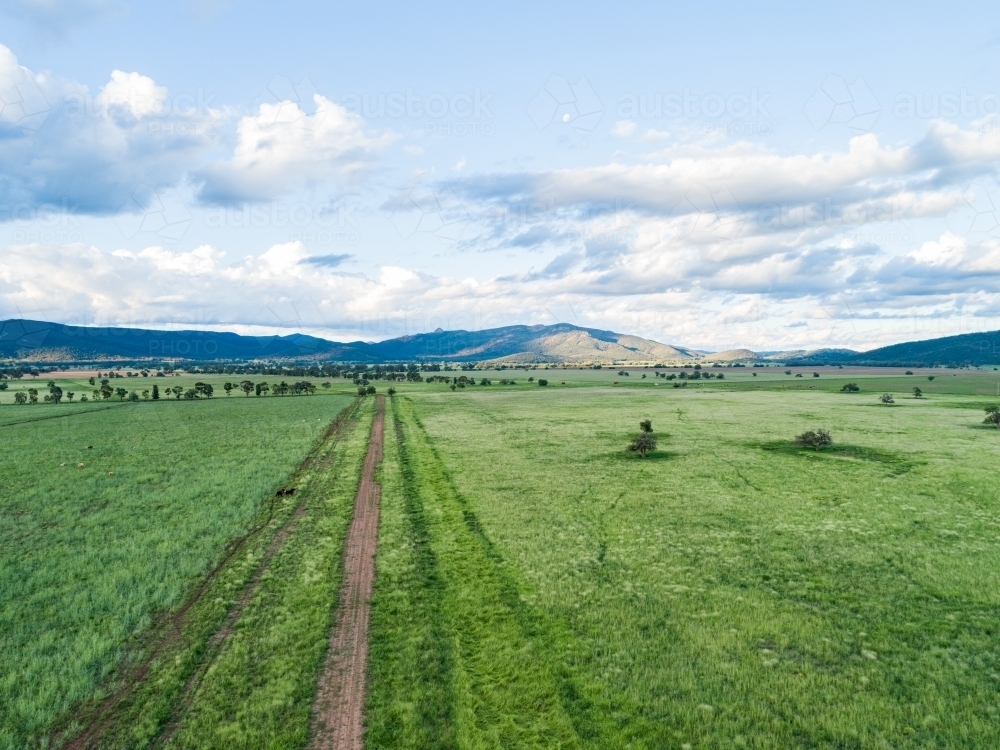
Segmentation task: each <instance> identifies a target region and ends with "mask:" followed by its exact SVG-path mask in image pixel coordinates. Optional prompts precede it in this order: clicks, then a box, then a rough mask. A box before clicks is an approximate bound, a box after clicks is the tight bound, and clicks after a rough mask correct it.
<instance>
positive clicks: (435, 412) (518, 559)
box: [0, 368, 1000, 750]
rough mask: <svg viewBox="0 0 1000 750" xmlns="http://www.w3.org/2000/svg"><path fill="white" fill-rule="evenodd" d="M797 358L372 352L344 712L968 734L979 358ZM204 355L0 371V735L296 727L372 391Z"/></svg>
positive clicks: (997, 686) (586, 728)
mask: <svg viewBox="0 0 1000 750" xmlns="http://www.w3.org/2000/svg"><path fill="white" fill-rule="evenodd" d="M812 371H813V370H812V369H808V370H804V369H799V368H795V372H802V373H803V374H804V375H805V377H803V378H795V377H794V374H793V375H791V376H786V375H784V373H783V372H782V371H779V370H774V369H773V368H769V371H768V372H766V373H763V372H762V373H759V374H758V375H757V376H756V377H754V376H753V374H752V372H749V371H746V370H744V371H740V370H739V369H738V368H734V369H729V368H727V369H726V370H725V378H724V379H722V380H717V379H713V380H709V381H705V380H698V381H689V382H688V385H687V386H686V387H683V388H673V387H672V385H673V384H674V383H676V382H677V380H673V381H665V380H664V379H663V378H656V377H655V376H654V375H653V374H652V373H653V370H652V368H650V369H645V370H644V369H642V368H629V372H630V374H629V375H628V376H622V375H618V371H617V370H615V371H614V372H607V371H582V372H581V371H572V370H566V371H561V370H548V371H543V370H539V371H532V372H530V373H528V372H524V371H518V372H514V373H511V372H510V371H507V372H504V373H501V372H494V373H482V372H477V373H475V374H476V376H477V379H479V378H481V377H484V376H485V377H488V378H491V379H493V383H494V385H490V386H483V385H479V384H477V385H475V386H466V387H463V388H460V389H458V388H457V389H456V390H454V391H452V390H451V389H450V388H449V386H448V385H446V384H444V383H440V382H438V383H420V384H417V383H396V384H394V386H395V388H396V390H397V391H398V393H397V394H396V395H395V396H394V397H392V398H387V399H386V401H385V416H384V430H382V431H380V432H379V434H380V436H381V439H382V440H383V453H382V460H381V464H380V468H378V469H376V474H375V476H376V479H377V481H378V483H379V484H380V486H381V509H380V516H379V526H378V546H377V552H376V558H375V563H376V578H375V582H374V592H373V595H372V602H371V615H370V618H371V619H370V624H369V627H368V630H367V639H368V649H367V654H368V656H367V658H368V663H367V670H366V671H367V687H366V690H365V694H364V696H362V698H363V700H364V714H365V715H364V726H365V735H364V741H365V746H366V747H370V748H408V747H409V748H432V747H448V748H451V747H454V748H459V747H461V748H466V747H468V748H473V747H475V748H479V747H517V748H520V747H564V748H573V747H579V748H615V747H621V748H626V747H627V748H661V747H676V748H685V747H691V748H730V747H755V748H774V747H818V748H824V747H829V748H882V747H893V748H910V747H912V748H918V747H920V748H922V747H954V748H959V747H1000V632H998V631H1000V577H998V576H1000V573H998V571H1000V498H998V491H997V490H996V482H995V473H996V467H997V465H998V460H1000V430H997V429H996V428H994V427H990V426H987V425H984V424H982V419H983V416H984V413H983V409H984V407H986V406H989V405H991V404H994V403H1000V399H998V398H997V397H996V396H995V395H993V396H991V395H990V394H992V393H995V390H996V388H997V385H996V382H995V380H993V379H994V378H996V377H997V376H996V373H993V372H990V371H983V372H962V371H958V372H952V371H948V370H936V371H928V372H927V373H925V372H923V371H920V372H917V373H915V374H914V375H911V376H906V375H904V374H903V373H902V372H891V373H881V372H880V371H873V370H865V371H861V370H857V371H851V372H838V371H836V370H835V369H834V368H825V369H823V370H821V371H820V373H821V374H820V377H819V378H812V375H811V373H812ZM671 372H675V371H671ZM689 372H690V370H689ZM449 374H451V375H458V374H461V373H449ZM642 374H647V376H648V377H647V378H646V379H642V378H641V375H642ZM470 375H471V374H470ZM930 375H933V376H934V380H933V381H929V380H928V379H927V378H928V377H929V376H930ZM528 377H534V378H535V379H536V380H537V378H539V377H544V378H546V379H547V380H548V383H549V384H548V386H546V387H539V386H538V385H537V384H536V383H535V382H530V383H529V382H528V380H527V378H528ZM500 378H514V379H515V380H516V381H517V384H516V385H512V386H507V385H503V386H501V385H498V384H496V383H497V381H498V379H500ZM202 379H206V378H204V376H202ZM225 379H231V378H223V377H221V376H219V377H213V378H212V379H211V381H210V382H212V383H213V384H214V385H215V389H216V395H215V397H213V398H211V399H207V400H205V399H199V400H192V401H185V400H181V401H177V400H174V399H170V400H162V401H160V402H157V403H152V402H140V403H128V402H127V401H126V402H124V403H118V404H117V405H116V404H115V403H114V402H116V401H117V399H112V400H111V401H109V402H106V403H105V402H98V403H97V404H95V403H93V402H90V403H86V404H76V403H75V404H67V403H65V402H64V403H62V404H58V405H55V404H37V405H33V406H13V405H11V404H10V394H11V391H7V392H6V393H4V394H0V401H4V403H3V405H2V406H0V423H2V424H3V427H2V428H0V429H2V435H3V438H4V446H5V468H4V471H3V472H2V474H0V646H2V647H0V748H2V749H3V750H7V749H8V748H23V747H60V746H65V747H80V748H82V747H108V748H118V747H129V748H144V747H183V748H258V747H282V748H295V747H306V746H307V745H309V744H310V742H312V743H313V745H312V746H325V745H322V744H321V743H320V744H317V738H316V731H315V712H316V710H317V709H316V696H317V687H318V686H319V684H320V682H321V680H322V679H323V678H322V674H323V663H324V659H325V657H326V650H327V644H328V636H329V634H330V632H331V628H332V626H333V625H334V623H335V622H336V613H337V610H338V592H339V590H340V585H341V578H342V575H341V574H342V568H343V554H344V540H345V537H346V535H347V533H348V526H349V524H350V522H351V517H352V513H353V500H354V497H355V493H356V492H357V490H358V486H359V482H360V480H361V475H362V467H363V464H364V459H365V455H366V452H367V450H368V443H369V439H370V434H374V433H373V432H371V431H370V428H371V425H372V420H373V418H374V415H375V403H374V399H372V398H360V399H356V398H355V393H356V390H357V389H356V387H355V386H354V385H353V384H350V383H348V382H346V381H340V382H336V381H335V382H334V385H333V388H332V390H330V391H325V392H321V393H318V394H317V395H313V396H294V397H293V396H289V397H274V396H267V397H259V398H258V397H250V398H245V397H244V396H242V395H233V396H230V397H226V396H224V395H222V392H221V387H220V386H221V383H222V382H223V380H225ZM251 379H255V378H251ZM166 380H168V381H170V383H171V384H173V382H174V381H177V382H185V383H186V378H184V377H181V378H168V379H166ZM191 380H192V382H193V380H194V379H193V378H192V379H191ZM615 381H617V384H616V383H615ZM84 382H85V381H84ZM160 382H162V380H161V381H160ZM846 382H854V383H857V384H858V385H859V386H860V389H861V390H860V392H857V393H842V392H840V387H841V386H842V385H843V384H844V383H846ZM374 384H375V385H376V386H377V388H378V391H379V393H384V392H385V390H386V385H387V384H385V383H379V382H375V383H374ZM913 386H919V387H920V388H921V389H922V390H923V392H924V396H925V397H924V398H922V399H915V398H913V397H912V393H911V388H912V387H913ZM23 387H26V384H23V383H18V384H12V385H11V389H14V390H16V389H18V388H23ZM64 389H65V388H64ZM40 390H44V383H42V388H41V389H40ZM887 391H888V392H892V393H893V394H894V398H895V403H894V404H891V405H883V404H882V403H880V402H879V401H878V399H877V396H878V395H879V394H881V393H882V392H887ZM108 407H111V408H108ZM338 415H339V417H338ZM644 419H650V420H652V426H653V430H654V434H655V435H656V436H657V438H658V442H659V444H658V447H657V448H656V450H654V451H653V452H652V453H650V454H649V455H648V457H647V458H645V459H643V458H640V457H639V456H638V455H637V454H635V453H629V452H627V451H626V450H625V448H626V446H627V444H628V442H629V440H630V439H631V438H632V437H634V436H635V434H636V433H637V432H638V429H639V421H640V420H644ZM816 428H824V429H826V430H829V431H830V432H831V434H832V436H833V441H834V442H833V445H832V446H829V447H827V448H824V449H823V450H821V451H819V452H817V451H813V450H810V449H802V448H798V447H796V446H795V445H794V443H793V439H794V437H795V435H797V434H799V433H801V432H803V431H805V430H810V429H816ZM89 445H93V448H88V446H89ZM63 463H64V464H65V466H60V464H63ZM78 463H83V464H84V467H82V468H77V464H78ZM109 472H110V473H111V474H113V475H109ZM291 487H294V488H295V489H296V492H295V493H294V494H291V495H284V494H283V495H281V496H276V491H277V490H279V489H284V488H291Z"/></svg>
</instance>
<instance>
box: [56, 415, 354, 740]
mask: <svg viewBox="0 0 1000 750" xmlns="http://www.w3.org/2000/svg"><path fill="white" fill-rule="evenodd" d="M359 403H360V399H355V400H354V402H352V404H351V405H350V406H348V407H347V408H345V409H344V410H343V411H341V412H340V414H338V415H337V417H336V418H335V419H334V420H333V422H331V423H330V425H329V426H328V427H327V429H326V430H325V431H324V433H323V435H322V437H321V438H320V441H319V443H318V444H317V445H316V447H315V448H314V449H313V450H312V451H311V452H310V454H309V455H308V456H307V457H306V458H305V459H304V460H303V461H302V462H301V463H300V464H299V466H298V467H296V469H295V471H294V472H293V473H292V476H291V477H290V478H289V480H288V481H290V482H293V483H295V482H297V481H299V480H300V478H301V477H302V475H303V474H304V473H306V472H307V471H308V470H309V469H310V468H311V467H312V466H313V465H315V464H317V462H319V468H320V469H324V468H326V467H327V466H328V465H329V462H330V460H331V458H332V450H330V447H331V445H330V443H331V441H332V442H333V444H336V442H337V441H338V440H339V439H340V438H341V436H342V434H343V432H344V430H345V428H346V426H347V424H348V422H349V421H350V420H351V418H352V417H353V416H354V414H355V412H356V411H357V408H358V405H359ZM108 408H113V407H108ZM322 454H325V455H324V456H323V457H322V458H321V455H322ZM301 511H302V501H300V502H299V503H298V504H297V505H296V506H295V507H294V508H293V510H292V513H291V517H290V518H289V519H288V521H286V522H285V524H283V525H282V527H280V528H279V529H278V530H277V532H276V534H275V537H274V539H273V540H272V542H271V544H270V545H269V547H268V549H267V550H266V551H265V555H264V559H263V560H262V564H261V566H260V567H259V568H258V570H257V571H256V572H255V575H254V576H253V577H252V578H251V579H250V580H249V581H248V582H247V584H246V587H245V589H244V591H243V592H242V593H241V596H240V598H239V599H238V600H237V602H236V605H235V608H234V611H235V614H234V611H231V612H230V613H228V614H227V617H226V620H225V621H224V623H223V625H222V627H221V628H220V630H219V631H218V632H216V633H215V634H213V636H212V638H211V641H210V642H209V644H208V645H209V646H210V647H211V648H212V650H213V651H215V652H217V651H218V648H219V647H221V644H222V643H223V642H224V641H225V638H226V637H227V636H228V634H229V632H231V630H232V626H233V625H234V624H235V621H236V620H237V619H238V618H239V615H240V614H241V613H242V610H243V608H244V607H245V605H246V602H247V601H249V597H250V596H252V593H253V591H254V590H256V587H257V585H258V584H259V583H260V578H261V577H262V576H263V573H264V571H265V570H266V567H267V565H268V563H269V562H270V559H271V557H273V555H274V553H276V552H277V551H278V549H280V547H281V546H282V545H283V544H284V541H285V539H286V538H287V536H288V534H289V533H290V532H291V530H292V529H293V528H294V525H295V523H296V522H297V520H298V518H299V517H300V516H301ZM274 512H275V499H274V496H273V495H272V496H271V498H270V500H269V505H268V509H267V514H266V516H264V518H263V519H262V520H261V521H260V522H258V523H257V524H256V525H255V526H254V527H252V528H251V529H250V530H249V531H248V532H247V533H246V534H244V535H243V536H241V537H238V538H237V539H235V540H233V541H232V542H230V544H229V545H228V546H227V547H226V550H225V551H224V552H223V555H222V558H221V559H220V560H219V562H218V563H217V564H216V565H215V566H214V567H213V568H212V570H210V571H209V573H208V574H207V575H206V576H205V578H204V579H202V581H201V582H200V583H199V585H198V586H197V588H196V589H195V590H194V591H193V592H192V593H191V594H190V595H189V597H188V598H187V600H186V601H185V602H184V604H183V605H182V606H181V607H180V608H179V609H178V610H177V611H175V612H173V613H171V614H169V615H168V616H167V617H166V621H165V622H164V623H163V624H162V625H161V626H160V627H157V628H154V629H153V630H154V632H155V631H160V635H159V637H158V638H154V639H153V645H152V647H151V648H150V649H149V651H148V652H147V653H146V656H145V657H144V658H143V659H142V660H141V661H140V662H139V663H138V664H136V665H135V666H134V667H132V668H131V669H130V670H129V671H128V672H127V673H126V675H125V676H124V677H123V679H122V684H121V687H120V688H119V689H118V690H117V691H115V692H113V693H112V694H111V695H109V696H108V697H107V698H105V700H104V701H103V702H102V703H101V704H100V705H99V706H98V707H97V709H96V710H95V711H94V712H93V714H92V715H91V717H90V720H89V722H88V723H87V724H86V725H85V727H84V728H83V730H82V731H80V732H79V733H78V734H76V735H75V736H72V737H70V738H69V739H68V741H66V742H65V743H64V744H63V750H85V749H86V748H90V747H93V746H95V745H96V744H98V743H99V741H100V739H101V737H102V736H103V735H104V734H105V732H106V731H107V730H109V729H110V728H111V727H112V726H113V725H114V723H115V721H116V719H117V718H118V717H117V716H116V713H117V711H118V709H119V707H120V706H122V705H123V704H125V703H126V702H127V701H128V699H129V698H130V696H131V695H132V693H133V692H134V691H135V689H136V687H137V686H138V684H139V683H140V682H141V681H142V680H143V679H145V678H146V676H147V674H148V672H149V669H150V666H151V665H152V663H153V661H154V660H155V659H157V658H160V657H161V656H162V655H163V654H165V653H167V652H168V651H169V650H170V648H171V647H172V646H173V645H174V644H175V643H176V642H177V641H178V639H179V638H180V634H181V630H182V629H183V627H184V625H185V624H186V620H187V616H188V613H189V612H190V611H191V610H192V609H193V608H194V607H195V605H197V604H198V602H199V601H200V600H201V598H202V596H203V595H204V593H205V591H206V590H207V589H208V587H209V585H210V584H211V583H212V581H213V580H214V579H215V578H216V576H217V575H218V574H219V572H220V571H221V570H222V569H223V568H225V566H226V565H227V564H228V563H229V562H230V560H232V559H233V558H234V557H235V555H236V553H238V552H239V551H240V550H241V548H242V547H243V546H244V544H245V543H246V542H247V541H249V540H250V539H252V538H253V537H255V536H257V535H258V534H260V533H261V532H263V531H265V530H266V529H267V528H268V526H269V525H270V523H271V520H272V519H273V517H274ZM248 589H249V594H248V593H247V590H248ZM244 598H245V600H244ZM164 630H165V631H166V632H162V631H164ZM198 677H199V675H198V674H197V673H196V674H195V675H192V677H191V678H190V679H189V681H188V682H187V683H186V684H185V687H184V690H183V693H182V701H183V699H184V698H185V697H186V695H187V693H188V691H189V689H190V687H191V686H192V685H193V684H194V683H196V682H197V680H198ZM172 728H173V729H176V727H169V726H168V728H167V730H166V731H167V733H168V734H172V731H171V729H172ZM161 743H162V739H161Z"/></svg>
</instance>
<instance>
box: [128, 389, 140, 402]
mask: <svg viewBox="0 0 1000 750" xmlns="http://www.w3.org/2000/svg"><path fill="white" fill-rule="evenodd" d="M128 400H129V401H138V400H139V394H138V393H136V392H135V391H130V392H129V394H128Z"/></svg>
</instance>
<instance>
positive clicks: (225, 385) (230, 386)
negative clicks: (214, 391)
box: [222, 381, 236, 396]
mask: <svg viewBox="0 0 1000 750" xmlns="http://www.w3.org/2000/svg"><path fill="white" fill-rule="evenodd" d="M235 387H236V386H234V385H233V384H232V383H230V382H229V381H226V382H225V383H223V384H222V389H223V390H224V391H225V392H226V395H227V396H228V395H230V394H231V393H232V390H233V388H235Z"/></svg>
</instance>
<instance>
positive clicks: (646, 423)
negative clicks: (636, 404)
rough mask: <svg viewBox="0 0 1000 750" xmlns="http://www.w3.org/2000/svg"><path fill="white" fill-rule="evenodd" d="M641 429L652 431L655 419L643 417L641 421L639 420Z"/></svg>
mask: <svg viewBox="0 0 1000 750" xmlns="http://www.w3.org/2000/svg"><path fill="white" fill-rule="evenodd" d="M639 429H640V430H642V431H643V432H652V431H653V420H651V419H643V420H642V421H641V422H639Z"/></svg>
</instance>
